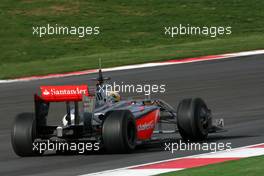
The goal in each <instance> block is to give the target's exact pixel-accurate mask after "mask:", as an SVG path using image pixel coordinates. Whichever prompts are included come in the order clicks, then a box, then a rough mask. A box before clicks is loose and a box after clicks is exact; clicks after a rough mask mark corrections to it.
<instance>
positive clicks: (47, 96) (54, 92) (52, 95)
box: [38, 85, 89, 102]
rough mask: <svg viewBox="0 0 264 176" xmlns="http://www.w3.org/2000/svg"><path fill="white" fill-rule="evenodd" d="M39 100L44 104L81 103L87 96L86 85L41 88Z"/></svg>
mask: <svg viewBox="0 0 264 176" xmlns="http://www.w3.org/2000/svg"><path fill="white" fill-rule="evenodd" d="M40 90H41V96H39V97H38V98H40V99H41V100H43V101H45V102H69V101H82V98H83V96H89V92H88V86H87V85H66V86H41V87H40Z"/></svg>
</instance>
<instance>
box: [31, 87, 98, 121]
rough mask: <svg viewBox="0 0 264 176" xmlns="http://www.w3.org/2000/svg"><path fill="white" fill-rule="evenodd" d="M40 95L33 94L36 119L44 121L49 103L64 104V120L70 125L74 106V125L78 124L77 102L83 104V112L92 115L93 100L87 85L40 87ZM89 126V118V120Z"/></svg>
mask: <svg viewBox="0 0 264 176" xmlns="http://www.w3.org/2000/svg"><path fill="white" fill-rule="evenodd" d="M40 90H41V95H40V96H39V95H37V94H35V97H34V99H35V114H36V117H37V119H46V116H47V115H48V111H49V105H50V102H65V103H66V112H67V114H66V120H67V121H68V124H69V125H71V112H70V110H71V105H70V104H72V103H73V104H74V109H75V110H74V117H75V118H74V124H79V121H80V116H79V102H80V101H82V103H83V111H84V112H87V113H92V112H93V109H94V103H95V98H94V97H93V96H91V95H90V94H89V91H88V86H87V85H66V86H41V87H40ZM89 124H91V118H90V119H89Z"/></svg>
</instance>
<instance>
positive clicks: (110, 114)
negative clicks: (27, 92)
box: [11, 69, 223, 156]
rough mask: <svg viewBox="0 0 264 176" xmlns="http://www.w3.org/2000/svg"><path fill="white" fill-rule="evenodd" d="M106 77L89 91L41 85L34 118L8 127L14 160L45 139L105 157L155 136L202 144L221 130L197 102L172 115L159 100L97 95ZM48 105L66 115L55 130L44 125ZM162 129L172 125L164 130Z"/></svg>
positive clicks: (26, 117)
mask: <svg viewBox="0 0 264 176" xmlns="http://www.w3.org/2000/svg"><path fill="white" fill-rule="evenodd" d="M106 80H109V78H105V77H103V75H102V71H101V69H99V77H98V78H96V81H97V83H96V86H95V90H94V92H92V91H91V90H89V89H88V86H87V85H65V86H41V87H40V90H41V95H37V94H35V96H34V100H35V113H22V114H19V115H18V116H17V117H16V119H15V122H14V125H13V128H12V135H11V140H12V146H13V149H14V151H15V153H16V154H17V155H19V156H33V155H40V154H42V153H43V152H36V151H35V150H34V148H33V143H34V142H36V141H39V142H40V141H42V142H45V141H47V140H51V141H60V140H63V141H64V142H65V141H66V142H72V141H75V142H78V141H92V142H97V143H99V144H100V148H103V149H104V150H106V151H107V152H109V153H126V152H131V151H133V150H134V149H135V147H136V146H137V145H140V144H143V143H147V142H151V141H152V140H153V136H154V134H157V133H159V134H168V133H170V134H175V133H179V134H180V135H181V137H182V138H183V140H186V141H204V140H206V139H207V136H208V133H214V132H218V131H221V130H223V129H222V127H223V119H220V120H217V121H216V123H214V122H213V120H212V113H211V110H209V109H208V107H207V105H206V104H205V102H204V101H203V100H202V99H201V98H188V99H184V100H182V101H181V102H180V103H179V105H178V108H177V110H176V109H174V108H173V107H172V106H170V105H169V104H168V103H166V102H165V101H163V100H160V99H151V98H148V99H139V100H122V99H120V97H119V94H117V93H115V92H114V93H113V94H111V95H109V94H108V95H107V94H106V93H104V91H100V90H101V87H102V85H104V84H105V83H104V82H105V81H106ZM51 102H65V103H66V115H65V116H64V117H62V118H63V123H62V124H61V125H59V126H51V125H48V124H47V116H48V112H49V106H50V103H51ZM162 124H172V125H173V129H172V130H167V128H166V130H164V129H163V125H162Z"/></svg>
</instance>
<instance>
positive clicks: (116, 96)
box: [108, 91, 121, 102]
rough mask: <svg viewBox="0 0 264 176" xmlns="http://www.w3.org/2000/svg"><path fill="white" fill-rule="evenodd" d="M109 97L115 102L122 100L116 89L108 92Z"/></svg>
mask: <svg viewBox="0 0 264 176" xmlns="http://www.w3.org/2000/svg"><path fill="white" fill-rule="evenodd" d="M108 98H109V99H110V101H113V102H119V101H120V100H121V97H120V95H119V93H118V92H114V91H111V92H109V93H108Z"/></svg>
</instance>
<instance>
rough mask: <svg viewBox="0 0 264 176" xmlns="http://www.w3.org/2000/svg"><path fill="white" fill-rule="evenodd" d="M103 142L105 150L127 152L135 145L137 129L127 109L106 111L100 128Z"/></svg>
mask: <svg viewBox="0 0 264 176" xmlns="http://www.w3.org/2000/svg"><path fill="white" fill-rule="evenodd" d="M102 136H103V144H104V148H105V149H106V151H107V152H110V153H129V152H131V151H133V150H134V149H135V147H136V139H137V130H136V122H135V119H134V117H133V114H132V113H131V112H130V111H129V110H115V111H111V112H109V113H107V116H106V119H105V121H104V123H103V129H102Z"/></svg>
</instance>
